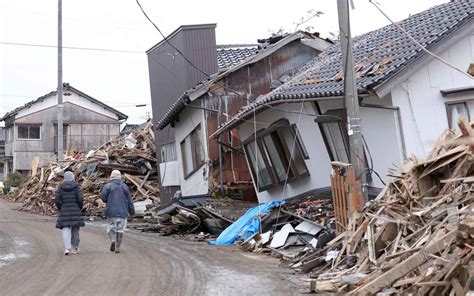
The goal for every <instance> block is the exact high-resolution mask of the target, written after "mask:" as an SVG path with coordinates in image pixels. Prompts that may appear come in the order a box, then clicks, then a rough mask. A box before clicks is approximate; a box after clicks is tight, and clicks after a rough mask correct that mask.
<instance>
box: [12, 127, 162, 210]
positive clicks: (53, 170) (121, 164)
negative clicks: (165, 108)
mask: <svg viewBox="0 0 474 296" xmlns="http://www.w3.org/2000/svg"><path fill="white" fill-rule="evenodd" d="M36 163H37V162H36ZM34 164H35V163H33V165H34ZM156 167H157V160H156V158H155V144H154V133H153V125H152V124H151V122H149V123H148V124H147V125H146V127H145V128H144V129H141V130H134V131H132V132H131V133H130V134H128V135H123V136H119V137H117V138H116V139H114V140H112V141H110V142H107V143H105V144H103V145H102V146H101V147H99V148H97V149H95V150H91V151H89V152H88V153H85V152H70V155H68V156H66V159H65V160H64V161H63V162H60V163H49V164H48V165H46V166H44V167H42V168H37V167H36V166H35V165H34V166H33V168H32V175H31V176H30V177H29V179H28V180H27V181H26V182H25V183H23V185H22V186H21V187H20V188H18V189H17V190H16V191H14V192H12V193H11V194H9V195H8V198H9V199H10V200H11V201H14V202H19V203H23V205H22V207H21V210H24V211H28V212H33V213H38V214H43V215H55V214H57V209H56V206H55V205H54V202H53V198H54V191H55V190H56V189H57V188H58V186H59V184H60V183H61V182H62V180H63V179H62V176H63V175H64V172H65V171H71V172H73V173H74V175H75V179H76V181H77V182H78V183H79V184H80V185H81V189H82V192H83V194H84V212H85V215H87V216H99V215H101V212H102V209H103V208H104V206H105V205H104V203H103V202H102V200H101V199H100V198H99V191H100V189H101V188H102V187H103V186H104V185H105V184H106V183H107V181H108V180H109V175H110V172H111V171H112V170H115V169H118V170H120V171H121V172H122V174H123V179H124V181H125V182H126V183H127V185H128V186H129V188H130V191H131V194H132V197H133V199H134V201H137V202H138V201H148V202H146V203H145V204H144V205H143V204H141V206H142V207H144V209H146V208H147V207H148V208H149V207H153V206H158V205H159V203H160V198H159V180H158V173H157V169H156ZM147 204H148V205H147ZM144 209H142V211H143V210H144Z"/></svg>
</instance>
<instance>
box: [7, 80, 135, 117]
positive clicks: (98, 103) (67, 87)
mask: <svg viewBox="0 0 474 296" xmlns="http://www.w3.org/2000/svg"><path fill="white" fill-rule="evenodd" d="M63 91H71V92H74V93H76V94H77V95H79V96H81V97H84V98H86V99H88V100H89V101H91V102H93V103H95V104H97V105H99V106H101V107H104V108H105V109H107V110H109V111H111V112H113V113H115V114H117V116H118V119H119V120H122V119H127V118H128V116H127V115H125V114H123V113H122V112H120V111H118V110H116V109H114V108H112V107H110V106H109V105H106V104H104V103H102V102H101V101H99V100H97V99H94V98H93V97H91V96H89V95H87V94H85V93H83V92H82V91H80V90H78V89H76V88H74V87H72V86H71V85H69V83H63ZM56 93H57V91H52V92H50V93H48V94H46V95H44V96H41V97H39V98H37V99H36V100H33V101H30V102H28V103H26V104H25V105H23V106H21V107H18V108H16V109H14V110H12V111H10V112H8V113H7V114H5V115H4V116H3V117H2V118H0V121H5V120H6V119H8V118H10V117H12V116H15V115H16V114H18V112H20V111H21V110H23V109H26V108H29V107H30V106H32V105H34V104H36V103H38V102H41V101H43V100H45V99H47V98H49V97H51V96H55V95H56Z"/></svg>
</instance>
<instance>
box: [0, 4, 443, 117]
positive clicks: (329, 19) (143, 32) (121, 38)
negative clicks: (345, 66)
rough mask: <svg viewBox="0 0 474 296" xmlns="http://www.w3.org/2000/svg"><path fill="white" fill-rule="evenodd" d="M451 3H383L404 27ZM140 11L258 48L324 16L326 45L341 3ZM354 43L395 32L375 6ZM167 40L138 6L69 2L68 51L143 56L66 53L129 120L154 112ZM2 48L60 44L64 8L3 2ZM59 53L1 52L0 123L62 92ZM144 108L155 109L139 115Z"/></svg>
mask: <svg viewBox="0 0 474 296" xmlns="http://www.w3.org/2000/svg"><path fill="white" fill-rule="evenodd" d="M444 2H447V0H422V1H414V0H378V3H380V5H381V7H382V8H383V9H384V10H385V11H386V12H387V13H388V14H389V15H390V16H391V17H392V18H393V19H394V20H397V21H399V20H402V19H404V18H406V17H408V16H409V15H410V14H414V13H417V12H420V11H423V10H425V9H427V8H429V7H432V6H434V5H437V4H440V3H444ZM140 3H141V4H142V6H143V7H144V9H145V10H146V11H147V12H148V14H149V16H150V17H151V18H152V19H153V21H154V22H155V23H156V24H157V25H158V26H159V27H160V29H161V30H162V32H163V33H164V34H165V35H167V34H169V33H171V32H172V31H173V30H174V29H176V28H177V27H179V26H180V25H187V24H199V23H217V29H216V37H217V42H218V44H232V43H234V44H235V43H255V42H256V39H258V38H264V37H268V36H269V35H270V32H271V31H277V30H278V29H279V28H281V27H283V28H284V29H286V30H287V31H292V30H293V29H294V27H295V25H294V23H295V22H296V21H298V20H299V19H300V18H301V17H302V16H305V15H306V12H307V11H308V10H310V9H315V10H318V11H322V12H323V13H324V14H323V15H322V16H321V17H319V18H315V19H314V20H312V21H311V22H310V25H312V26H314V28H315V31H318V32H320V33H321V34H322V37H327V36H329V33H330V32H334V33H337V31H338V30H337V5H336V1H335V0H324V1H323V0H311V1H310V0H298V1H274V0H273V1H270V0H269V1H267V0H261V1H255V0H252V1H250V0H240V1H233V2H232V1H231V2H225V1H222V0H221V1H210V0H201V1H183V0H174V1H166V3H165V1H158V0H141V1H140ZM354 4H355V9H354V10H352V12H351V24H352V32H353V35H359V34H362V33H365V32H368V31H371V30H374V29H377V28H380V27H382V26H384V25H387V24H388V21H387V20H386V19H385V18H384V17H383V16H382V15H381V14H380V13H379V12H378V11H377V10H376V9H375V8H374V7H373V6H372V5H371V4H370V3H369V0H354ZM160 40H161V37H160V35H159V34H158V32H157V31H156V30H155V28H153V27H152V25H151V24H150V23H149V22H148V21H147V20H146V19H145V17H144V16H143V14H142V13H141V11H140V10H139V8H138V6H137V4H136V2H135V0H75V1H73V0H63V45H64V46H74V47H89V48H105V49H115V50H125V51H136V52H135V53H123V52H100V51H85V50H68V49H64V60H63V67H64V68H63V69H64V82H69V83H70V84H71V85H72V86H74V87H76V88H78V89H79V90H81V91H83V92H85V93H87V94H89V95H91V96H92V97H94V98H96V99H98V100H101V101H103V102H104V103H107V104H109V105H111V106H113V107H115V108H117V109H119V110H120V111H122V112H124V113H126V114H127V115H129V122H130V123H139V122H142V121H144V120H145V117H146V112H147V111H149V110H151V105H150V104H151V99H150V86H149V80H148V64H147V58H146V54H145V51H146V50H147V49H149V48H150V47H152V46H153V45H154V44H156V43H157V42H159V41H160ZM0 42H14V43H32V44H46V45H56V44H57V0H40V1H38V0H22V1H17V0H0ZM56 86H57V51H56V49H55V48H41V47H27V46H12V45H4V44H0V116H1V115H3V114H4V113H5V112H8V111H9V110H11V109H13V108H15V107H18V106H20V105H23V104H24V103H26V102H28V101H30V100H33V99H35V98H37V97H40V96H42V95H44V94H46V93H49V92H50V91H53V90H55V89H56ZM136 104H148V106H147V107H145V108H143V107H142V108H136V107H135V105H136Z"/></svg>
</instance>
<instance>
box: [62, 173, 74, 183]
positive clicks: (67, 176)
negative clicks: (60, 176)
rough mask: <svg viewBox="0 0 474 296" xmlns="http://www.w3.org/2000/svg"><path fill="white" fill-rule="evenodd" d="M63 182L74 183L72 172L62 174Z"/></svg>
mask: <svg viewBox="0 0 474 296" xmlns="http://www.w3.org/2000/svg"><path fill="white" fill-rule="evenodd" d="M64 181H65V182H66V181H74V174H73V173H72V172H69V171H67V172H65V173H64Z"/></svg>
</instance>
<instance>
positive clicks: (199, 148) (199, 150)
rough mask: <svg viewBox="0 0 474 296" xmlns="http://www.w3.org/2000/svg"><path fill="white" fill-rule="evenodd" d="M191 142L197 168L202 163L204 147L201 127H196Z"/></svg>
mask: <svg viewBox="0 0 474 296" xmlns="http://www.w3.org/2000/svg"><path fill="white" fill-rule="evenodd" d="M192 137H193V142H194V147H195V148H194V149H195V151H194V153H195V157H196V161H197V163H196V164H197V165H198V166H199V165H200V164H202V163H203V162H204V146H203V145H202V134H201V125H198V126H197V127H196V129H195V130H194V131H193V133H192Z"/></svg>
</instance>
